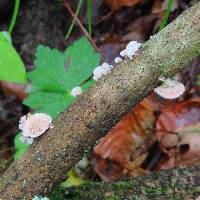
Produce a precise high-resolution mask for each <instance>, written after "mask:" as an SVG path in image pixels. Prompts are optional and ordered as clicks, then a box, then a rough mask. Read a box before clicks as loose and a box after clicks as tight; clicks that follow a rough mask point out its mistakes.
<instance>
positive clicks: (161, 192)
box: [50, 165, 200, 200]
mask: <svg viewBox="0 0 200 200" xmlns="http://www.w3.org/2000/svg"><path fill="white" fill-rule="evenodd" d="M199 171H200V165H196V166H194V167H192V168H190V169H187V168H182V169H170V170H164V171H162V172H160V173H152V174H150V175H149V176H141V177H135V178H132V179H127V180H121V181H116V182H111V183H103V182H98V183H86V184H84V185H82V186H79V187H74V188H73V189H72V188H70V189H68V190H67V191H65V190H60V189H59V188H56V189H54V191H53V192H52V194H51V195H50V199H51V196H54V197H53V198H52V199H54V200H58V199H55V196H56V195H55V193H58V192H59V194H62V196H61V197H59V200H65V199H66V200H72V199H74V200H75V199H81V200H93V199H95V200H103V199H113V200H114V199H116V200H118V199H127V200H147V199H153V200H166V199H168V200H195V199H196V198H197V197H198V196H200V173H199Z"/></svg>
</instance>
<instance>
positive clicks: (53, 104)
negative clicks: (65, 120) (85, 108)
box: [23, 91, 75, 119]
mask: <svg viewBox="0 0 200 200" xmlns="http://www.w3.org/2000/svg"><path fill="white" fill-rule="evenodd" d="M74 99H75V97H73V96H72V95H70V94H69V93H62V92H45V91H37V92H34V93H31V94H30V95H29V97H28V98H27V99H25V100H24V102H23V103H24V104H25V105H27V106H29V107H31V108H32V109H34V110H36V111H37V112H42V113H47V114H49V115H51V117H52V118H53V119H55V118H56V117H57V115H58V114H59V113H60V112H62V111H63V110H64V109H65V108H66V107H67V106H68V105H70V104H71V103H72V102H73V100H74Z"/></svg>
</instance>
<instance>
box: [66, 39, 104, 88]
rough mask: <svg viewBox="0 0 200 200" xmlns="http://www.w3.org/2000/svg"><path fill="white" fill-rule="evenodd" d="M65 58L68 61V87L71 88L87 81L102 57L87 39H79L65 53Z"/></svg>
mask: <svg viewBox="0 0 200 200" xmlns="http://www.w3.org/2000/svg"><path fill="white" fill-rule="evenodd" d="M65 57H66V60H67V63H66V70H67V75H68V76H67V77H68V86H69V87H70V88H73V87H75V86H78V85H80V84H81V83H83V82H84V81H85V80H87V79H88V78H89V77H90V76H91V75H92V72H93V70H94V68H95V67H97V66H98V64H99V61H100V55H99V54H98V53H96V52H95V51H94V48H93V47H92V46H91V44H90V43H89V42H88V40H87V39H86V37H83V38H81V39H79V40H78V41H76V42H74V43H73V44H72V45H71V46H70V47H68V48H67V49H66V51H65Z"/></svg>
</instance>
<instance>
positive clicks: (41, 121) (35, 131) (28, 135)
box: [19, 113, 52, 143]
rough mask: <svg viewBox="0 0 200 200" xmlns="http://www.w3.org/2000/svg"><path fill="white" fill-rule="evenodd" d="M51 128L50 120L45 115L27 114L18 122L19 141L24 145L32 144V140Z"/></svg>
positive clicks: (49, 117) (48, 116)
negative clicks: (20, 131) (20, 132)
mask: <svg viewBox="0 0 200 200" xmlns="http://www.w3.org/2000/svg"><path fill="white" fill-rule="evenodd" d="M51 127H52V118H51V116H50V115H48V114H45V113H35V114H33V115H32V114H30V113H28V114H27V115H25V116H22V117H21V118H20V121H19V129H20V130H22V136H23V137H21V138H20V139H21V140H22V141H23V142H26V143H32V142H33V139H34V138H36V137H38V136H40V135H42V134H43V133H44V132H45V131H46V130H47V129H49V128H51Z"/></svg>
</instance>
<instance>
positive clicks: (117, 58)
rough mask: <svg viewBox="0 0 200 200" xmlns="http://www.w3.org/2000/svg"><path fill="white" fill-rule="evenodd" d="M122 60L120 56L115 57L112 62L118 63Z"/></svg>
mask: <svg viewBox="0 0 200 200" xmlns="http://www.w3.org/2000/svg"><path fill="white" fill-rule="evenodd" d="M121 61H122V58H120V57H116V58H115V59H114V62H115V63H120V62H121Z"/></svg>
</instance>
